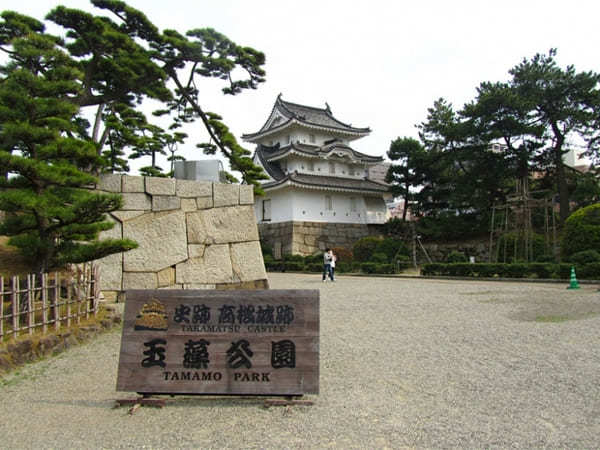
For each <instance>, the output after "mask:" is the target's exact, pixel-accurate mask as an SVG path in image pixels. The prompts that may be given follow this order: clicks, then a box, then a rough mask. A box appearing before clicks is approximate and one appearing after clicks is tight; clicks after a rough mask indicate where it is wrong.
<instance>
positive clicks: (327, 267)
mask: <svg viewBox="0 0 600 450" xmlns="http://www.w3.org/2000/svg"><path fill="white" fill-rule="evenodd" d="M328 275H329V276H331V250H330V249H329V248H326V249H325V253H323V283H325V282H326V281H327V276H328Z"/></svg>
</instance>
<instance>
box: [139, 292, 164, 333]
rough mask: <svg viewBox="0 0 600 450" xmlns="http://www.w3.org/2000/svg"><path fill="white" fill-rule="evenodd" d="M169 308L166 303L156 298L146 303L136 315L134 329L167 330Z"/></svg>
mask: <svg viewBox="0 0 600 450" xmlns="http://www.w3.org/2000/svg"><path fill="white" fill-rule="evenodd" d="M167 318H168V316H167V309H166V308H165V305H163V304H162V303H161V302H159V301H158V300H156V299H152V301H151V302H150V303H144V306H142V308H141V309H140V312H139V313H138V315H137V316H136V317H135V323H134V326H133V329H134V330H137V331H142V330H150V331H167V329H168V328H169V324H168V322H167Z"/></svg>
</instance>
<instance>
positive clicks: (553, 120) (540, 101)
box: [509, 49, 600, 224]
mask: <svg viewBox="0 0 600 450" xmlns="http://www.w3.org/2000/svg"><path fill="white" fill-rule="evenodd" d="M555 56H556V50H555V49H551V50H550V51H549V52H548V54H547V55H544V54H539V53H538V54H537V55H535V56H534V57H533V58H531V59H524V60H523V61H522V62H521V63H520V64H518V65H517V66H515V67H514V68H512V69H511V70H510V71H509V73H510V75H512V80H511V81H510V88H511V90H512V91H513V92H514V93H515V94H516V95H518V96H519V97H521V98H522V99H524V101H525V102H526V103H527V105H528V110H527V118H526V121H527V122H528V123H530V124H536V125H538V126H540V127H543V133H544V134H543V139H544V142H545V146H544V147H543V148H542V149H541V152H542V157H546V158H547V159H548V160H550V161H551V163H552V166H553V170H554V174H555V180H556V185H557V189H558V194H559V199H560V222H561V224H562V223H564V221H565V220H566V219H567V217H568V216H569V191H568V186H567V177H566V174H565V164H564V162H563V156H564V155H565V153H567V152H568V150H569V148H570V146H569V144H570V141H569V140H570V139H581V140H583V141H584V142H586V143H587V144H588V145H589V146H590V153H591V154H592V155H594V154H596V155H597V149H594V148H592V147H591V146H592V145H593V141H594V137H593V136H595V135H596V133H597V129H596V125H597V124H598V123H597V122H598V117H599V116H600V89H599V83H600V74H598V73H595V72H591V71H590V72H576V71H575V67H574V66H572V65H569V66H567V67H566V68H565V69H562V68H560V67H559V66H558V64H557V63H556V61H555V59H554V57H555ZM571 143H572V142H571Z"/></svg>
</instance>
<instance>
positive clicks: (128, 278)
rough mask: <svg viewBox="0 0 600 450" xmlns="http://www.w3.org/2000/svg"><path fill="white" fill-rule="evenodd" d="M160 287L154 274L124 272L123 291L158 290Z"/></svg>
mask: <svg viewBox="0 0 600 450" xmlns="http://www.w3.org/2000/svg"><path fill="white" fill-rule="evenodd" d="M157 287H158V284H157V281H156V274H155V273H154V272H124V273H123V289H124V290H127V289H156V288H157Z"/></svg>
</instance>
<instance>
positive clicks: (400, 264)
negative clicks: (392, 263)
mask: <svg viewBox="0 0 600 450" xmlns="http://www.w3.org/2000/svg"><path fill="white" fill-rule="evenodd" d="M412 267H413V265H412V263H411V262H410V261H399V260H398V261H396V271H397V272H398V273H400V272H404V271H405V270H408V269H412Z"/></svg>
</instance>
